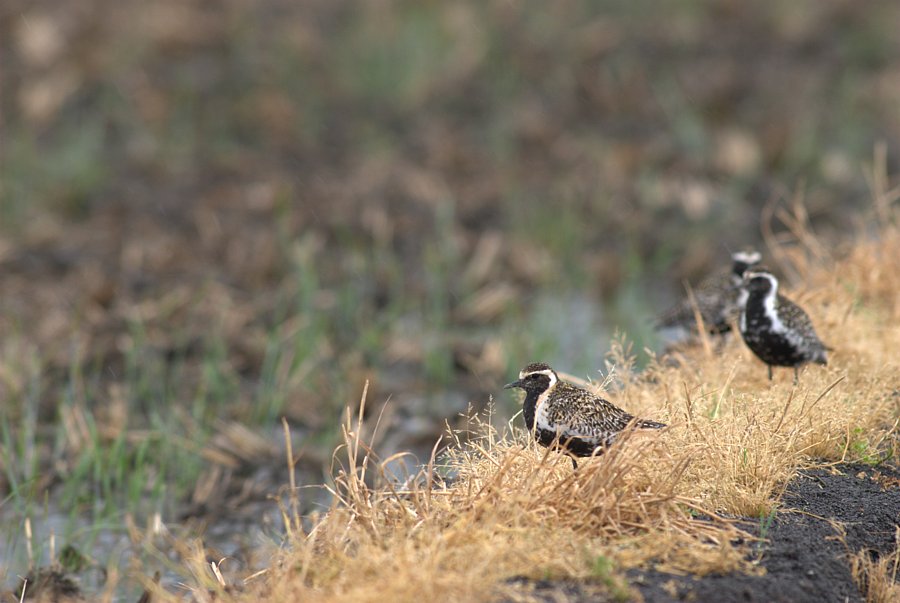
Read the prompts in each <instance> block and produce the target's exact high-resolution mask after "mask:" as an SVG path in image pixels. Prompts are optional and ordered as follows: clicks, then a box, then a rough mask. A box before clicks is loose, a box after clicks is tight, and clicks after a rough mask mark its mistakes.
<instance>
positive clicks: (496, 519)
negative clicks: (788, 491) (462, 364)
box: [197, 228, 900, 601]
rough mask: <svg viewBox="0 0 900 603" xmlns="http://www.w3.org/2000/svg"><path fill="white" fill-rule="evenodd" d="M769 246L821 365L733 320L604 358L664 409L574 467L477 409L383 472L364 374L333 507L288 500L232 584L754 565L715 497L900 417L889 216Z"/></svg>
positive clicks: (726, 507) (411, 594)
mask: <svg viewBox="0 0 900 603" xmlns="http://www.w3.org/2000/svg"><path fill="white" fill-rule="evenodd" d="M779 257H781V258H782V260H783V261H789V262H792V263H793V265H794V267H795V268H796V269H797V270H798V272H800V273H802V274H805V275H806V277H807V279H806V282H805V285H804V287H803V288H802V289H793V290H790V289H788V291H787V293H788V295H789V296H791V297H792V298H794V299H795V300H797V301H798V302H799V303H801V305H803V306H804V307H805V308H806V309H807V310H808V312H809V313H810V315H811V316H812V317H813V320H814V323H815V325H816V327H817V329H818V331H819V334H820V335H821V337H822V338H823V340H824V341H826V343H827V344H829V345H830V346H832V347H833V348H834V350H835V351H834V352H833V353H832V355H831V357H830V362H829V365H828V366H827V367H818V366H814V367H808V368H806V369H804V370H803V371H801V376H800V383H799V385H794V384H793V383H792V371H790V370H787V369H785V370H779V371H776V376H775V379H774V381H772V382H769V381H768V380H767V378H766V370H765V366H764V365H763V364H762V363H760V362H759V361H757V360H756V359H755V358H754V357H752V355H751V353H750V352H749V351H748V350H746V349H745V348H744V347H743V345H742V343H741V342H740V341H739V340H736V339H732V340H730V341H728V342H726V343H725V344H723V345H721V346H719V347H718V349H716V348H715V346H698V347H697V348H696V349H694V350H689V351H688V352H685V353H683V355H682V356H681V357H680V358H679V362H676V363H672V362H667V363H664V362H655V363H653V364H652V365H651V366H650V367H649V368H648V369H647V370H645V371H644V372H642V373H640V374H632V373H631V372H630V369H629V368H628V366H629V363H628V362H627V360H626V359H623V358H621V357H620V358H618V359H614V360H616V361H617V364H618V366H619V372H618V376H619V378H620V380H621V381H622V382H623V383H624V384H625V385H624V387H622V388H621V389H620V390H619V391H614V392H610V396H611V397H613V398H614V399H616V401H617V402H618V403H620V404H621V405H622V406H624V407H625V408H627V409H629V410H630V411H632V412H634V413H636V414H637V415H639V416H646V417H651V418H654V419H660V420H663V421H666V422H668V423H669V425H670V427H669V428H668V429H666V430H664V431H663V432H662V433H661V434H660V435H659V437H658V438H654V439H645V438H642V439H638V438H631V437H626V438H624V439H623V442H622V443H621V444H619V445H617V446H616V447H614V448H613V449H611V450H609V451H608V452H607V453H606V454H605V455H604V456H602V457H599V458H596V459H593V460H586V461H585V462H583V463H581V464H580V465H579V468H578V470H577V471H575V472H573V471H572V468H571V465H570V463H569V461H568V459H567V458H565V457H562V456H561V455H558V454H556V453H554V452H550V451H547V450H544V449H540V448H538V447H536V446H535V445H534V444H533V443H532V442H531V441H530V438H529V437H528V434H527V433H525V432H524V430H522V429H519V428H516V427H511V428H507V429H500V430H498V429H496V428H494V427H492V426H491V425H490V421H489V420H487V419H485V418H484V417H480V418H479V417H475V418H474V419H473V421H472V425H471V430H470V431H471V433H470V434H468V435H470V436H471V437H470V438H469V439H468V440H467V439H465V438H462V437H460V435H461V434H451V439H452V441H451V442H450V445H449V447H448V449H447V452H446V454H445V456H443V457H439V458H441V459H442V461H441V463H442V465H443V466H442V467H437V468H436V467H435V465H434V461H433V462H432V463H431V464H429V465H428V466H427V467H425V468H424V469H423V470H422V471H421V472H420V473H419V474H418V475H416V476H413V477H411V478H409V479H406V480H398V479H397V478H396V477H393V476H390V475H387V474H386V467H388V466H389V461H391V459H387V460H385V461H379V460H378V459H377V457H376V455H375V454H374V453H373V452H372V451H371V450H370V449H369V448H368V447H367V446H366V444H365V441H366V440H365V438H364V432H365V431H366V430H367V426H366V423H365V422H364V421H363V420H362V410H363V406H364V404H365V394H364V396H363V400H362V402H361V405H360V408H359V412H358V414H357V415H355V416H351V413H350V412H349V411H348V413H347V418H346V422H345V425H344V432H345V446H344V448H343V450H339V451H338V453H336V454H338V455H339V456H340V458H341V461H340V462H339V463H338V465H339V470H338V471H337V477H336V479H335V485H334V494H335V503H334V505H333V507H332V508H331V510H329V511H328V512H327V513H326V514H325V515H323V516H322V517H320V518H317V519H316V520H315V521H314V523H313V524H312V525H311V527H310V528H309V529H304V528H303V524H302V522H301V521H300V520H299V518H296V517H292V516H291V515H292V514H291V512H290V511H286V519H287V520H288V522H289V525H290V531H291V535H290V540H291V545H292V546H291V547H290V549H289V550H287V551H285V552H284V553H283V554H282V556H281V557H280V558H278V559H275V560H273V564H272V566H271V567H270V568H269V569H268V570H267V571H266V572H265V573H264V574H262V575H259V576H255V577H254V580H253V581H251V582H250V583H249V584H247V585H246V588H247V589H249V591H250V592H251V593H252V595H250V596H251V598H255V597H259V596H260V595H261V594H264V595H265V597H266V598H267V600H275V601H285V600H310V599H311V598H314V599H316V600H326V601H351V600H352V601H374V600H390V601H414V600H415V601H420V600H429V599H437V600H442V601H445V600H458V601H474V600H491V599H496V598H499V597H501V596H506V597H511V598H513V599H528V596H529V593H528V591H527V589H525V587H523V586H521V585H518V583H515V582H510V581H509V579H510V578H512V577H516V576H527V577H531V578H546V577H553V578H564V577H568V578H575V579H579V580H585V581H588V582H589V583H591V584H595V585H596V588H597V589H599V590H600V591H603V592H605V593H606V595H608V596H610V597H612V598H619V599H624V598H628V596H629V594H630V591H629V590H628V587H627V585H626V583H625V582H624V581H622V580H621V579H620V578H619V576H620V571H621V570H622V569H624V568H628V567H634V566H638V565H646V564H656V565H657V566H659V567H662V568H665V569H669V570H674V571H680V572H686V573H692V574H697V575H703V574H705V573H709V572H720V571H730V570H743V571H754V566H753V564H752V563H751V562H750V561H747V559H748V557H747V556H746V553H747V550H746V548H745V546H746V543H747V542H748V540H747V538H746V537H745V536H744V537H743V538H741V536H742V534H741V533H740V532H739V531H738V530H737V529H736V528H735V526H734V525H733V524H732V523H730V522H729V521H727V520H725V519H723V518H722V517H723V516H725V515H728V514H735V515H741V516H762V515H763V514H767V513H768V512H770V511H771V510H772V509H773V508H774V507H775V506H777V504H778V503H777V500H778V496H779V494H780V492H781V488H782V487H783V486H784V484H786V483H787V482H788V481H789V480H790V478H791V477H792V476H793V475H794V474H795V472H796V471H797V470H798V469H799V468H801V467H804V466H809V465H812V464H823V463H829V462H839V461H851V460H864V461H872V460H875V459H879V458H883V457H884V456H885V455H887V454H890V453H895V452H896V448H897V445H896V436H897V422H898V420H900V398H898V397H897V395H896V388H897V381H896V375H897V370H898V366H897V360H896V358H897V357H898V354H900V328H898V326H897V318H898V317H900V297H898V296H897V294H896V292H897V291H900V268H898V267H897V265H896V263H895V262H893V261H891V258H897V257H900V233H898V230H897V229H895V228H886V229H885V231H884V232H883V233H882V234H881V236H880V237H879V238H878V239H877V240H873V241H868V242H864V243H861V244H859V245H857V246H856V247H854V248H853V249H852V250H850V252H849V253H848V254H847V255H846V257H845V259H843V260H840V261H837V262H836V263H833V264H832V263H830V262H831V260H822V259H820V260H817V261H815V262H814V261H811V260H809V259H808V258H809V257H810V256H809V254H805V253H801V252H800V250H799V248H798V249H794V250H792V249H781V250H780V255H779ZM619 355H620V356H621V352H619ZM515 424H516V425H517V424H518V421H516V423H515ZM336 458H337V457H336ZM439 474H443V475H451V476H452V479H442V478H441V477H439ZM698 515H700V516H703V517H704V519H703V520H698V519H697V518H696V516H698ZM307 525H310V524H307ZM854 563H855V565H854V568H855V572H856V575H857V576H858V577H860V576H861V577H862V578H858V579H860V580H863V582H861V584H864V586H865V588H866V589H867V592H868V593H869V595H868V596H869V600H871V601H885V600H889V598H890V597H891V596H894V595H893V594H892V593H896V584H895V583H894V582H893V574H891V573H890V572H893V571H895V569H892V568H895V567H896V564H895V563H894V562H892V561H890V560H883V561H881V562H878V563H873V562H869V561H867V560H866V559H864V558H862V557H858V558H856V560H855V562H854ZM892 563H893V565H891V564H892ZM885 593H886V594H885ZM197 594H198V595H201V596H198V598H200V599H203V598H204V596H205V594H203V593H201V592H200V591H197ZM219 595H220V596H226V597H228V596H232V595H228V594H227V593H226V592H224V591H223V590H221V589H220V591H219ZM233 596H235V597H237V598H238V599H239V600H244V599H241V597H242V596H246V595H233ZM885 597H887V598H885Z"/></svg>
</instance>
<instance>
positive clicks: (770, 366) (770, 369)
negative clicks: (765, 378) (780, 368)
mask: <svg viewBox="0 0 900 603" xmlns="http://www.w3.org/2000/svg"><path fill="white" fill-rule="evenodd" d="M771 380H772V365H771V364H770V365H769V381H771Z"/></svg>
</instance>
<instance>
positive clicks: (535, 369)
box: [504, 362, 666, 467]
mask: <svg viewBox="0 0 900 603" xmlns="http://www.w3.org/2000/svg"><path fill="white" fill-rule="evenodd" d="M513 387H516V388H519V389H523V390H525V408H524V413H523V414H524V415H525V425H526V426H527V427H528V430H529V431H530V432H531V433H532V434H533V435H534V437H535V439H536V440H537V441H538V443H540V444H541V445H542V446H547V447H553V448H559V449H561V450H562V451H563V452H565V453H566V454H568V455H569V456H570V457H572V465H573V466H574V467H577V466H578V464H577V462H576V461H575V458H576V457H588V456H593V455H594V454H596V453H598V452H600V451H602V450H603V449H605V448H607V447H609V446H610V445H611V444H612V443H613V442H614V441H615V439H616V436H618V435H619V433H620V432H621V431H622V430H623V429H625V428H626V427H628V426H629V424H631V423H632V421H634V426H635V427H636V428H638V429H661V428H663V427H665V426H666V425H665V424H664V423H657V422H656V421H646V420H643V419H635V418H634V416H632V415H630V414H629V413H627V412H625V411H624V410H622V409H621V408H619V407H618V406H615V405H614V404H612V403H611V402H609V401H607V400H604V399H603V398H601V397H600V396H597V395H595V394H592V393H591V392H589V391H587V390H586V389H582V388H580V387H576V386H574V385H572V384H571V383H567V382H565V381H562V380H561V379H560V378H559V375H557V374H556V371H554V370H553V369H552V368H550V366H549V365H547V364H544V363H543V362H535V363H532V364H529V365H528V366H526V367H525V368H523V369H522V371H521V372H520V373H519V379H518V381H513V382H512V383H508V384H506V385H505V386H504V388H505V389H508V388H513Z"/></svg>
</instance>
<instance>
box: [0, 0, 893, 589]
mask: <svg viewBox="0 0 900 603" xmlns="http://www.w3.org/2000/svg"><path fill="white" fill-rule="evenodd" d="M898 23H900V3H898V2H895V1H881V2H878V1H874V2H865V3H863V2H858V1H854V0H797V1H793V2H789V3H788V2H780V1H774V0H768V1H758V2H745V1H737V0H721V1H711V0H707V1H700V0H693V1H684V2H668V3H661V2H649V1H631V0H630V1H614V0H609V1H588V0H581V1H577V0H564V1H559V2H538V1H530V0H521V1H508V0H502V1H497V2H482V1H460V2H428V1H425V2H423V1H413V0H395V1H391V0H372V1H370V2H348V1H340V0H304V1H303V2H296V1H291V0H260V1H250V0H222V1H220V2H208V1H202V0H160V1H156V2H139V1H136V0H79V2H61V1H54V0H45V1H28V2H26V1H24V0H5V1H4V2H3V4H2V6H0V53H2V62H0V78H2V82H0V411H2V414H0V422H2V427H3V430H2V435H3V442H2V446H3V447H2V449H0V450H2V452H3V456H2V461H3V465H4V470H3V472H2V473H3V475H2V476H0V500H3V501H4V502H3V503H2V504H0V516H6V517H7V518H15V519H20V520H21V518H23V517H25V516H29V515H33V513H34V509H35V508H37V507H40V501H45V503H46V500H48V498H49V499H51V500H53V501H56V502H55V504H56V505H57V506H58V508H59V509H60V510H61V511H62V513H63V514H64V515H68V516H69V517H70V518H73V517H83V516H85V515H87V516H90V517H94V518H99V517H104V518H109V517H112V518H113V520H114V522H113V523H115V522H116V521H122V520H123V513H126V512H128V513H134V514H135V515H136V516H138V517H146V516H148V515H149V514H152V513H157V512H158V513H161V514H162V516H163V518H164V519H166V518H168V519H169V520H170V521H172V520H173V518H176V519H178V518H184V517H194V516H200V515H203V513H204V512H206V511H209V510H210V509H211V508H215V509H217V512H219V513H220V514H222V515H225V516H227V515H228V513H230V512H237V509H239V508H246V507H247V505H246V501H247V500H248V499H251V498H255V499H259V500H265V494H266V493H269V492H271V491H272V489H273V487H275V486H272V484H275V485H277V484H280V483H283V478H284V475H283V473H277V472H275V473H271V472H272V471H273V470H272V469H271V467H272V466H273V465H276V464H282V461H281V460H280V459H281V458H283V451H281V450H280V449H279V448H278V445H277V444H274V443H273V442H277V441H278V439H279V437H280V436H278V434H279V433H280V431H279V430H280V424H279V422H278V421H279V418H280V417H282V416H286V417H287V418H288V420H289V422H290V424H291V425H292V428H293V429H294V434H295V436H296V437H297V439H298V441H297V443H296V444H295V448H297V449H299V450H300V451H301V460H300V462H299V464H298V467H299V468H300V470H301V471H302V472H303V479H302V480H301V481H304V482H309V483H315V482H320V481H322V479H323V475H324V474H327V473H328V472H329V470H330V469H329V467H330V453H331V450H332V447H333V446H334V444H335V443H336V442H337V440H338V435H339V428H338V426H339V420H340V413H341V411H342V409H343V407H344V406H345V405H346V404H353V403H354V402H355V401H356V400H357V399H358V398H359V395H360V393H361V391H362V385H363V383H364V382H365V381H366V380H367V379H368V380H370V390H369V400H370V409H371V410H372V413H373V415H376V416H377V414H378V413H379V412H381V410H382V406H384V404H385V402H386V401H388V400H390V403H389V404H388V405H387V406H386V407H385V410H384V413H385V414H384V417H383V418H382V431H383V440H382V445H383V447H384V449H385V450H387V451H393V450H404V449H408V448H412V449H415V450H420V449H422V450H430V448H431V444H432V443H433V442H434V439H435V438H436V437H437V435H438V434H439V433H440V432H441V430H442V429H443V427H444V421H445V420H449V421H451V423H453V422H455V421H456V418H457V417H458V415H459V413H460V412H461V411H464V410H465V409H466V407H467V405H468V404H469V403H470V402H471V403H473V404H474V405H475V406H482V405H484V404H485V403H487V401H488V399H489V397H490V396H492V395H498V394H499V392H500V386H501V385H502V384H503V383H505V382H506V381H509V377H510V376H511V375H513V374H514V373H515V372H516V371H517V370H518V368H519V367H520V366H522V365H523V364H525V363H526V362H528V361H533V360H545V361H548V362H551V363H553V364H554V365H556V366H557V367H558V368H560V369H561V370H565V371H566V372H569V373H573V374H577V375H581V376H592V377H594V378H597V377H599V375H598V373H597V370H598V369H600V368H601V367H603V358H604V354H605V353H606V351H607V350H608V349H609V345H610V339H611V338H612V337H613V335H614V333H615V332H616V331H621V332H623V333H624V334H625V337H626V339H627V341H629V342H633V346H634V349H635V351H640V350H641V349H642V348H643V347H644V346H649V347H651V348H652V347H654V346H656V345H657V343H656V341H655V339H654V334H653V332H652V328H651V322H652V317H653V316H654V315H655V314H656V313H658V312H660V311H661V310H663V309H664V308H665V307H666V306H667V305H668V304H670V303H671V302H672V301H673V300H674V299H676V298H677V297H678V296H680V295H681V293H682V291H683V286H682V282H683V280H689V281H693V282H696V280H697V279H699V278H701V277H702V276H703V275H704V274H706V273H707V272H708V271H709V270H711V269H715V268H717V267H719V266H721V265H723V264H726V263H727V262H728V259H727V258H728V253H729V251H731V250H734V249H737V248H739V247H742V246H744V245H747V244H754V245H760V246H761V245H762V241H761V234H760V233H761V228H762V227H763V226H765V224H763V223H762V222H763V218H762V216H763V215H764V208H766V207H768V208H771V209H772V211H773V212H774V213H776V214H777V210H778V208H781V209H784V208H788V209H790V207H791V205H792V203H793V202H794V201H796V200H798V199H802V201H803V204H804V207H805V208H806V210H807V211H808V212H809V217H810V221H811V224H812V226H813V228H814V229H815V231H816V232H817V233H818V234H819V235H820V236H821V237H822V240H825V241H833V242H835V243H837V242H839V241H842V240H846V238H847V237H848V236H850V235H852V234H855V233H858V232H859V231H860V230H861V229H862V227H863V225H865V224H867V223H869V217H870V214H871V212H872V202H871V182H870V180H871V174H872V165H873V162H875V149H876V147H880V149H881V150H882V151H883V152H884V154H883V157H884V158H885V162H886V163H885V164H884V165H883V167H885V168H886V169H887V172H888V173H896V171H897V157H898V150H900V37H898V36H897V24H898ZM771 228H772V229H773V236H774V237H775V239H777V240H781V241H783V242H785V243H786V244H790V243H791V235H790V232H789V231H788V229H786V228H785V227H784V224H782V223H780V222H779V221H778V220H777V219H775V220H773V221H772V223H771ZM500 402H501V408H502V412H503V413H504V414H510V413H512V412H514V411H515V408H516V406H515V404H514V403H513V402H512V400H511V399H509V398H508V397H507V396H500ZM235 425H243V426H246V427H248V431H247V433H237V432H235V428H234V426H235ZM236 433H237V434H236ZM254 434H255V435H254ZM254 437H256V438H258V439H256V440H254ZM266 467H268V468H269V469H268V471H270V473H264V474H263V476H262V477H261V478H259V480H260V482H259V483H260V485H259V488H258V491H256V490H254V491H253V492H251V494H249V495H248V494H247V493H246V486H245V484H246V483H247V480H248V479H249V478H248V476H250V477H251V478H253V479H256V478H257V477H259V475H260V472H261V471H263V472H264V469H265V468H266ZM204 480H205V481H204ZM204 488H206V489H204ZM241 496H243V497H244V498H240V497H241ZM235 497H237V498H235ZM228 500H239V501H241V504H233V505H232V507H230V509H231V510H230V511H229V510H228V509H226V510H224V511H223V510H222V509H221V508H220V507H216V506H215V505H216V504H219V505H221V504H223V503H222V501H228ZM44 507H45V508H46V504H44ZM51 515H52V513H51ZM76 523H77V522H76ZM9 525H16V526H19V525H21V524H20V523H15V522H14V523H11V524H9ZM79 525H80V524H79ZM13 532H15V530H13ZM10 537H11V538H13V540H11V541H10V542H12V544H10V545H8V548H7V551H6V554H7V555H12V553H10V552H9V550H10V549H15V550H16V551H19V550H20V549H21V547H20V546H19V545H20V544H21V543H20V542H19V541H18V540H15V538H16V537H15V534H13V535H11V536H10ZM18 538H19V540H21V536H19V537H18ZM17 543H18V544H17ZM16 547H18V548H16ZM2 556H3V551H0V558H2ZM0 577H2V576H0Z"/></svg>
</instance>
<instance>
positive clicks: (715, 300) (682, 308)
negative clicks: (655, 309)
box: [656, 249, 762, 334]
mask: <svg viewBox="0 0 900 603" xmlns="http://www.w3.org/2000/svg"><path fill="white" fill-rule="evenodd" d="M761 259H762V256H761V255H760V253H759V252H758V251H756V250H753V249H746V250H743V251H736V252H734V253H732V254H731V261H732V264H731V269H730V270H725V269H723V270H721V271H720V272H717V273H715V274H713V275H711V276H709V277H707V278H705V279H704V280H703V281H701V282H700V284H699V285H698V286H697V287H696V288H695V289H694V290H693V297H686V298H685V299H683V300H681V301H680V302H678V304H676V305H675V306H672V307H671V308H670V309H669V310H668V311H666V312H665V313H663V314H662V316H660V317H659V319H658V320H657V322H656V329H657V330H660V331H663V330H678V331H682V332H684V331H686V332H688V333H696V331H697V318H696V312H699V314H700V318H701V319H702V320H703V326H704V328H705V329H706V331H707V332H708V333H710V334H723V333H727V332H729V331H731V325H732V324H733V323H734V322H736V321H737V319H738V314H739V312H740V306H739V303H738V302H739V297H740V292H741V283H743V280H744V272H746V271H747V269H749V268H752V267H753V266H755V265H757V264H758V263H759V261H760V260H761Z"/></svg>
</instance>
